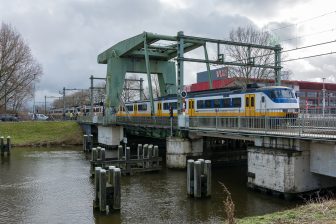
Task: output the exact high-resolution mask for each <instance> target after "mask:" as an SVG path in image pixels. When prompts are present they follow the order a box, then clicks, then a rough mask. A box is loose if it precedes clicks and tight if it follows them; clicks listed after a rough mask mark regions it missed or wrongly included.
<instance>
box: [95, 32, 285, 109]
mask: <svg viewBox="0 0 336 224" xmlns="http://www.w3.org/2000/svg"><path fill="white" fill-rule="evenodd" d="M207 43H211V44H216V45H217V58H216V59H215V60H210V59H209V58H208V50H207ZM224 45H234V46H241V47H245V48H246V49H247V51H248V52H249V53H251V50H252V49H253V48H260V49H268V50H271V51H274V65H262V64H256V63H255V61H254V58H253V57H249V58H248V59H247V60H244V61H235V62H226V61H224V55H223V53H222V52H221V49H223V48H221V47H222V46H224ZM199 47H203V49H204V59H203V58H186V57H185V56H184V54H185V53H187V52H189V51H192V50H194V49H196V48H199ZM280 56H281V47H280V45H276V46H265V45H257V44H250V43H241V42H233V41H226V40H217V39H210V38H203V37H195V36H186V35H184V34H183V32H182V31H180V32H178V33H177V35H176V36H167V35H160V34H153V33H148V32H143V33H141V34H139V35H137V36H134V37H131V38H129V39H126V40H123V41H121V42H119V43H117V44H115V45H114V46H112V47H110V48H109V49H107V50H105V51H104V52H102V53H101V54H99V55H98V63H100V64H107V75H106V108H107V109H108V108H113V109H114V111H116V109H117V108H118V106H119V104H120V102H119V99H120V95H121V92H122V89H123V85H124V80H125V74H126V73H127V72H133V73H145V74H147V79H148V88H149V98H150V103H151V113H152V114H154V103H153V92H152V82H151V74H157V75H158V80H159V86H160V95H161V96H166V95H168V94H177V98H178V104H177V108H178V114H179V115H180V114H181V113H182V96H181V92H182V91H183V87H184V62H185V61H187V62H197V63H206V65H207V70H208V74H209V86H210V88H212V82H211V80H212V79H211V74H210V72H209V70H210V64H215V65H229V66H248V67H258V68H268V69H274V73H275V83H276V84H277V85H280V82H281V81H280V72H281V64H280V61H281V57H280ZM174 59H175V60H176V63H175V61H174ZM175 68H177V74H176V69H175Z"/></svg>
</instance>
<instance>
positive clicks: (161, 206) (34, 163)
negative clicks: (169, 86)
mask: <svg viewBox="0 0 336 224" xmlns="http://www.w3.org/2000/svg"><path fill="white" fill-rule="evenodd" d="M87 159H88V158H87V157H86V155H85V154H84V153H83V152H82V151H81V148H72V149H64V148H15V149H13V151H12V154H11V155H10V156H4V157H1V162H0V223H99V224H105V223H219V222H223V221H224V220H225V213H224V211H223V199H224V194H223V191H222V189H221V186H220V184H219V183H218V181H221V182H223V183H224V184H225V185H226V186H227V187H228V189H229V190H230V191H231V193H232V197H233V200H234V201H235V203H236V209H237V216H238V217H243V216H248V215H258V214H264V213H267V212H272V211H276V210H281V209H284V208H287V207H291V206H294V204H293V203H289V202H286V201H284V200H281V199H277V198H272V197H270V196H267V195H263V194H259V193H255V192H251V191H248V190H247V188H246V175H245V173H246V167H238V168H237V167H226V168H219V169H214V170H213V185H212V197H211V198H208V199H204V200H197V199H193V198H188V197H187V192H186V172H185V171H181V170H180V171H176V170H166V169H164V170H162V171H161V172H156V173H148V174H136V175H134V176H122V180H121V188H122V192H121V193H122V196H121V202H122V205H121V206H122V207H121V210H120V212H115V213H113V214H112V215H109V216H105V215H101V214H100V213H97V212H94V211H93V209H92V201H93V197H94V189H93V181H92V179H91V178H90V174H89V169H90V164H89V161H88V160H87Z"/></svg>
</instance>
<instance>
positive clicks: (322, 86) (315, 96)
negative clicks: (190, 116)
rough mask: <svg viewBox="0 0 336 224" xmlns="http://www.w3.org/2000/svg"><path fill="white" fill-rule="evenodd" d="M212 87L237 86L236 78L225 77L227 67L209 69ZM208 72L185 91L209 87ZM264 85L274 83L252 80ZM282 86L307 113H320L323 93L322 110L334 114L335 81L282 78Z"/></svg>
mask: <svg viewBox="0 0 336 224" xmlns="http://www.w3.org/2000/svg"><path fill="white" fill-rule="evenodd" d="M210 72H211V76H212V77H213V80H212V87H213V89H219V88H226V87H232V86H238V82H237V79H235V78H227V68H222V69H216V70H211V71H210ZM207 80H208V73H207V72H201V73H197V83H194V84H191V85H188V86H186V91H188V92H196V91H202V90H208V89H209V82H208V81H207ZM253 82H254V83H258V84H261V85H264V86H269V85H274V80H268V79H267V80H266V79H265V80H260V79H259V80H257V79H256V80H253ZM281 84H282V85H283V86H289V87H292V88H293V89H295V90H296V92H297V94H298V96H299V98H300V109H301V111H305V112H308V113H313V112H314V113H315V112H316V113H321V112H322V110H323V93H324V96H325V97H324V99H325V106H324V112H325V113H326V114H328V113H330V114H336V83H322V82H308V81H299V80H282V82H281Z"/></svg>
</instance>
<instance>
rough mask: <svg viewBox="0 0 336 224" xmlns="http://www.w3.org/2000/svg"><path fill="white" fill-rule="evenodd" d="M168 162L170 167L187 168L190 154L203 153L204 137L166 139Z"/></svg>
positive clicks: (198, 154)
mask: <svg viewBox="0 0 336 224" xmlns="http://www.w3.org/2000/svg"><path fill="white" fill-rule="evenodd" d="M166 150H167V151H166V164H167V167H168V168H180V169H183V168H186V167H187V157H188V156H201V155H202V154H203V138H196V139H189V138H180V137H168V138H167V139H166Z"/></svg>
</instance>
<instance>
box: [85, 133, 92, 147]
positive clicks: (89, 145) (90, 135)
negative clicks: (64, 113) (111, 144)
mask: <svg viewBox="0 0 336 224" xmlns="http://www.w3.org/2000/svg"><path fill="white" fill-rule="evenodd" d="M92 147H93V135H92V134H89V135H88V146H87V147H86V150H88V151H91V150H92Z"/></svg>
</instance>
